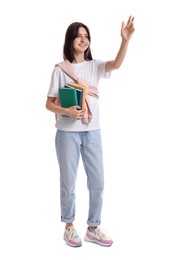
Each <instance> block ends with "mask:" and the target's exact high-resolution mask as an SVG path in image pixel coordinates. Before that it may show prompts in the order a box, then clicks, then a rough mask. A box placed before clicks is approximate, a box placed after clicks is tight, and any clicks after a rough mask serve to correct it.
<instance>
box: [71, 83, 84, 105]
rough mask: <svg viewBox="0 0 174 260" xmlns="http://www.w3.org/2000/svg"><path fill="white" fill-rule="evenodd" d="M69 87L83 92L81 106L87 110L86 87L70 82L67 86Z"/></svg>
mask: <svg viewBox="0 0 174 260" xmlns="http://www.w3.org/2000/svg"><path fill="white" fill-rule="evenodd" d="M67 86H70V87H74V88H76V89H79V90H82V106H81V108H82V109H84V108H85V99H86V94H87V93H86V87H85V86H82V85H79V84H77V83H75V82H70V83H68V84H67Z"/></svg>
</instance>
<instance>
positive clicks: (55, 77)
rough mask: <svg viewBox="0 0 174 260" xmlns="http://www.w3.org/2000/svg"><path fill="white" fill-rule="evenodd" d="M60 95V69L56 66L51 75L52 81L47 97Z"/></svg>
mask: <svg viewBox="0 0 174 260" xmlns="http://www.w3.org/2000/svg"><path fill="white" fill-rule="evenodd" d="M58 95H59V71H58V70H57V67H55V68H54V70H53V72H52V75H51V82H50V87H49V90H48V93H47V97H58Z"/></svg>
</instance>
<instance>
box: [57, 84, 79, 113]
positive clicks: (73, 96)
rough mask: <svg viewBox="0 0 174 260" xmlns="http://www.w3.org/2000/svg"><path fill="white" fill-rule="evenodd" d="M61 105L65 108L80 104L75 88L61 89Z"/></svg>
mask: <svg viewBox="0 0 174 260" xmlns="http://www.w3.org/2000/svg"><path fill="white" fill-rule="evenodd" d="M59 97H60V105H61V106H62V107H64V108H68V107H72V106H78V98H77V91H76V89H75V88H64V87H63V88H60V89H59Z"/></svg>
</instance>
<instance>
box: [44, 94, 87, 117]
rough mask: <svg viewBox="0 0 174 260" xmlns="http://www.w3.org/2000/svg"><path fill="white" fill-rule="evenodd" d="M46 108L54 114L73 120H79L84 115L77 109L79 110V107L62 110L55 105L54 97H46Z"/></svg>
mask: <svg viewBox="0 0 174 260" xmlns="http://www.w3.org/2000/svg"><path fill="white" fill-rule="evenodd" d="M46 108H47V109H48V110H50V111H51V112H53V113H55V114H59V115H67V116H69V117H72V118H74V119H81V117H82V115H83V113H84V111H83V110H81V109H80V110H79V108H80V107H79V106H72V107H69V108H63V107H61V106H59V105H57V104H56V98H55V97H47V101H46Z"/></svg>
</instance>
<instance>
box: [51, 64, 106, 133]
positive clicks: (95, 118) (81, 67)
mask: <svg viewBox="0 0 174 260" xmlns="http://www.w3.org/2000/svg"><path fill="white" fill-rule="evenodd" d="M105 64H106V62H105V61H100V60H90V61H84V62H82V63H71V65H72V67H73V70H74V71H75V72H76V74H77V75H78V77H80V78H82V79H85V80H87V81H88V82H89V83H90V85H91V86H95V87H97V88H98V84H99V80H100V78H109V77H110V73H106V72H105ZM72 81H73V80H72V78H70V77H69V76H68V75H67V74H66V73H64V72H63V71H62V70H61V68H60V67H59V66H56V67H55V68H54V70H53V72H52V75H51V83H50V88H49V91H48V94H47V96H48V97H56V98H57V97H59V88H60V87H64V86H65V85H66V84H68V83H70V82H72ZM89 100H90V108H91V111H92V120H91V122H90V123H88V124H84V123H82V121H81V120H75V119H73V118H70V117H64V116H58V117H57V121H56V128H57V129H59V130H62V131H91V130H96V129H99V128H100V118H99V103H98V102H99V100H98V98H95V97H92V96H89Z"/></svg>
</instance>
